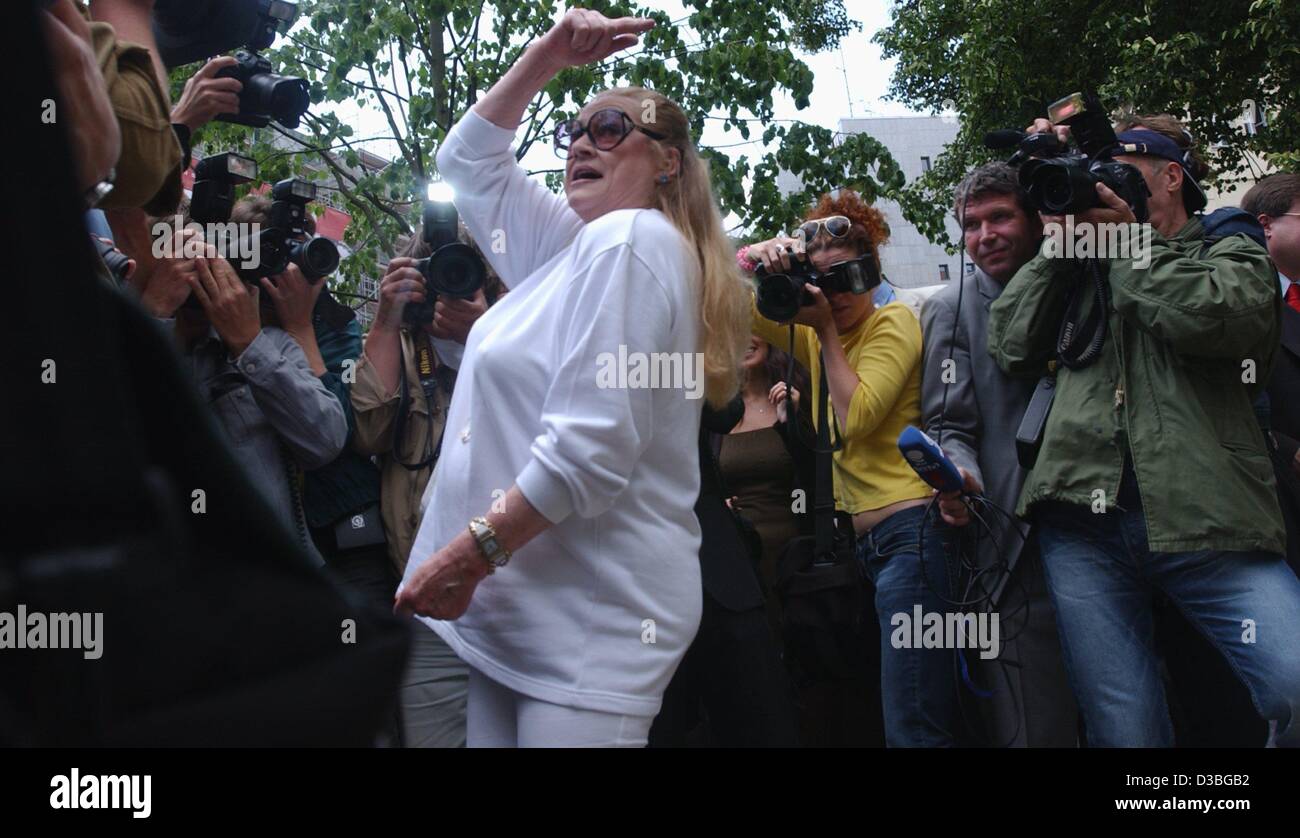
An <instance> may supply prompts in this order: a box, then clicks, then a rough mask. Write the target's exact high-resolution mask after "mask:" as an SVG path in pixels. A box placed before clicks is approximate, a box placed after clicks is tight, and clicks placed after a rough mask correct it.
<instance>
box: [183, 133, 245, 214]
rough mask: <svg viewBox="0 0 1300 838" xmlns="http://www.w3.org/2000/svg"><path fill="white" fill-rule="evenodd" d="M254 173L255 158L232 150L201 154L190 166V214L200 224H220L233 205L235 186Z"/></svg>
mask: <svg viewBox="0 0 1300 838" xmlns="http://www.w3.org/2000/svg"><path fill="white" fill-rule="evenodd" d="M256 177H257V162H256V161H254V160H253V159H252V158H251V157H245V156H243V155H242V154H236V153H234V152H233V151H227V152H223V153H221V154H214V155H212V156H210V157H204V158H203V159H202V160H200V161H199V163H198V165H197V166H195V167H194V189H193V191H192V193H191V197H190V218H192V219H194V220H195V221H197V222H198V223H200V224H223V223H225V222H226V221H229V220H230V211H231V209H232V208H233V207H234V206H235V186H236V185H237V184H241V183H248V182H249V181H251V180H253V179H255V178H256Z"/></svg>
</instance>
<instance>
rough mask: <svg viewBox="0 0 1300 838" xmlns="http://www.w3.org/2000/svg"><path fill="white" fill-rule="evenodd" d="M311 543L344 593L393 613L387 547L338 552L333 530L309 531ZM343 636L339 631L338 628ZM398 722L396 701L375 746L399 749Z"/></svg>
mask: <svg viewBox="0 0 1300 838" xmlns="http://www.w3.org/2000/svg"><path fill="white" fill-rule="evenodd" d="M311 538H312V542H313V543H314V544H315V545H316V549H317V550H319V551H320V553H321V555H322V556H323V557H324V558H325V568H326V572H327V573H328V574H329V575H330V576H331V577H333V578H334V580H335V581H336V582H338V583H339V584H340V585H341V586H342V587H343V588H344V589H345V590H346V591H348V592H349V593H350V594H352V595H354V596H356V597H357V598H358V600H359V602H360V603H361V604H364V605H366V606H368V607H373V608H378V609H382V610H383V611H384V612H386V613H387V612H391V611H392V610H393V596H394V594H396V592H397V583H398V579H397V572H396V570H394V568H393V562H392V560H391V559H390V558H389V557H388V545H387V544H372V545H369V546H366V547H354V548H352V549H350V550H341V549H339V546H338V544H337V542H336V541H335V539H334V529H333V528H332V527H320V528H317V529H313V530H311ZM340 632H342V628H340ZM401 730H402V726H401V720H400V718H399V714H398V704H397V701H396V697H394V701H393V709H392V712H391V714H390V716H389V717H388V718H387V720H386V721H385V723H384V726H383V728H381V729H380V731H379V737H378V741H377V742H376V745H377V746H379V747H381V748H395V747H400V745H401V739H402V738H401Z"/></svg>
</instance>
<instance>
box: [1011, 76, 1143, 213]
mask: <svg viewBox="0 0 1300 838" xmlns="http://www.w3.org/2000/svg"><path fill="white" fill-rule="evenodd" d="M1047 115H1048V118H1049V119H1051V121H1052V124H1053V125H1068V126H1069V128H1070V136H1071V137H1073V138H1074V141H1075V143H1076V144H1077V145H1078V151H1074V152H1072V151H1069V150H1068V149H1067V148H1066V147H1064V146H1063V145H1061V143H1060V142H1059V141H1058V140H1057V139H1056V138H1055V137H1054V136H1050V137H1049V136H1048V135H1044V134H1030V135H1029V136H1026V137H1024V139H1022V140H1020V142H1019V149H1018V150H1017V151H1016V153H1015V154H1014V155H1012V157H1011V159H1010V160H1009V161H1007V162H1008V163H1010V164H1011V165H1013V166H1014V165H1019V166H1020V175H1019V179H1020V186H1021V188H1022V189H1024V190H1025V192H1026V193H1028V196H1029V203H1030V204H1031V205H1032V206H1034V207H1035V208H1036V209H1038V210H1039V211H1040V212H1044V213H1047V214H1049V215H1067V214H1072V213H1079V212H1084V211H1085V210H1089V209H1092V208H1094V207H1100V206H1102V201H1101V198H1100V197H1099V196H1098V195H1097V184H1098V183H1104V184H1105V185H1106V186H1107V187H1109V188H1110V189H1111V191H1113V192H1114V193H1115V194H1116V195H1118V196H1119V197H1120V198H1122V199H1123V200H1124V202H1125V203H1126V204H1128V205H1129V207H1130V208H1131V209H1132V210H1133V215H1134V216H1135V217H1136V218H1137V220H1138V221H1139V222H1145V221H1146V220H1147V219H1148V218H1149V217H1150V212H1149V210H1148V208H1147V198H1148V197H1150V195H1151V192H1150V190H1149V189H1148V188H1147V184H1146V180H1145V179H1144V178H1143V177H1142V173H1141V172H1140V171H1138V169H1137V167H1135V166H1131V165H1129V164H1128V163H1120V162H1118V161H1116V160H1113V159H1111V158H1112V157H1113V156H1114V155H1115V153H1116V152H1117V151H1118V150H1119V148H1120V146H1119V140H1118V139H1116V137H1115V130H1114V129H1113V128H1112V127H1111V125H1110V119H1109V118H1108V117H1107V116H1106V114H1105V113H1104V112H1103V111H1102V108H1101V102H1100V101H1099V100H1098V99H1097V97H1096V95H1095V94H1092V93H1073V94H1071V95H1069V96H1066V97H1065V98H1064V99H1060V100H1059V101H1056V102H1054V103H1052V105H1051V106H1050V107H1048V109H1047ZM996 133H999V134H1002V133H1006V132H996ZM1022 136H1023V135H1022Z"/></svg>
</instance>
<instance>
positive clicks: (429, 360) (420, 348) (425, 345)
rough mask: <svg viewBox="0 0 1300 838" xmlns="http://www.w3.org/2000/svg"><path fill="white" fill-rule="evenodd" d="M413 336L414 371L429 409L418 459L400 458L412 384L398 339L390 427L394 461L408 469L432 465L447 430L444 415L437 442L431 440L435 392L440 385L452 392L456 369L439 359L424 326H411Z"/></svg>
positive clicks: (446, 390) (413, 469)
mask: <svg viewBox="0 0 1300 838" xmlns="http://www.w3.org/2000/svg"><path fill="white" fill-rule="evenodd" d="M413 335H414V337H415V343H416V347H415V373H416V376H417V377H418V378H419V380H420V390H421V391H422V392H423V393H424V403H425V405H426V406H427V408H428V411H429V436H428V438H427V439H426V440H425V443H424V454H423V456H421V457H420V459H419V461H418V462H414V463H408V462H406V460H405V459H403V457H402V454H401V445H402V440H403V439H405V437H406V422H407V418H408V416H409V415H410V409H411V388H410V384H409V383H408V382H407V379H406V354H405V350H404V349H402V346H401V342H400V341H399V342H398V358H399V359H400V363H401V372H402V374H401V375H400V376H399V379H400V382H401V383H400V384H399V392H400V394H401V395H400V397H399V399H398V402H397V420H396V423H395V425H394V427H393V452H392V456H393V461H394V462H396V463H398V464H400V465H401V466H402V467H403V468H405V469H408V470H410V471H420V470H421V469H425V468H428V467H429V466H431V465H433V464H434V463H435V462H436V461H437V459H438V454H439V453H440V452H441V451H442V438H443V435H445V434H446V430H447V427H446V417H445V416H444V417H443V418H444V421H443V433H442V434H439V435H438V442H437V444H436V445H435V444H434V441H433V424H434V423H433V410H434V405H435V404H437V399H436V396H437V393H438V390H439V389H440V388H441V389H443V390H445V392H447V393H448V394H450V393H451V391H452V389H453V388H454V387H455V383H456V372H455V370H453V369H451V368H450V367H447V366H445V365H442V364H439V363H438V357H437V355H435V354H434V351H433V345H432V344H431V343H430V342H429V336H428V335H427V334H425V333H424V331H423V330H414V332H413Z"/></svg>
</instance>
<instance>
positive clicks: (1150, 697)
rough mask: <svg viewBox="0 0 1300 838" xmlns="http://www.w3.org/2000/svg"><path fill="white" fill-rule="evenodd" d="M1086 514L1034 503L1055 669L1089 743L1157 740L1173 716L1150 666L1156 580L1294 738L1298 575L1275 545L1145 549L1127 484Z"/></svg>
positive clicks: (1298, 732) (1298, 703) (1164, 736)
mask: <svg viewBox="0 0 1300 838" xmlns="http://www.w3.org/2000/svg"><path fill="white" fill-rule="evenodd" d="M1122 505H1123V507H1124V509H1120V508H1118V507H1114V508H1111V509H1110V510H1108V511H1107V512H1105V513H1098V514H1093V513H1092V511H1091V510H1090V509H1089V508H1088V507H1084V506H1074V505H1068V504H1062V503H1040V504H1038V505H1037V506H1035V515H1036V518H1037V522H1038V526H1039V530H1038V532H1039V543H1040V544H1041V546H1042V553H1043V568H1044V571H1045V573H1046V576H1047V585H1048V589H1049V590H1050V591H1051V594H1052V600H1053V602H1054V603H1055V604H1056V619H1057V623H1058V625H1059V627H1060V631H1061V643H1062V646H1063V652H1064V655H1065V668H1066V672H1067V673H1068V674H1069V677H1070V684H1071V686H1072V687H1073V689H1074V694H1075V697H1076V698H1078V700H1079V709H1080V711H1081V712H1082V713H1083V718H1084V723H1085V725H1086V726H1087V731H1088V743H1089V744H1090V745H1093V746H1097V747H1168V746H1170V745H1172V744H1173V738H1174V737H1173V725H1172V723H1171V722H1170V719H1169V709H1168V707H1167V705H1166V703H1165V693H1164V685H1163V683H1162V681H1161V679H1160V676H1159V673H1158V671H1157V656H1156V653H1155V649H1154V632H1153V620H1152V604H1151V600H1152V591H1153V590H1155V589H1158V590H1160V591H1163V592H1164V593H1165V595H1166V596H1168V597H1169V599H1170V600H1171V601H1172V602H1173V603H1174V605H1176V606H1177V607H1178V609H1179V610H1180V611H1181V612H1182V613H1183V615H1184V616H1186V617H1187V619H1188V621H1189V622H1190V623H1191V624H1192V625H1193V626H1195V627H1196V629H1197V630H1198V631H1200V632H1201V633H1202V634H1203V635H1205V637H1206V638H1208V639H1209V641H1210V643H1211V644H1212V645H1213V646H1214V647H1215V648H1216V649H1218V650H1219V652H1220V653H1222V654H1223V655H1224V657H1225V658H1226V659H1227V661H1228V664H1229V666H1230V667H1231V668H1232V670H1233V672H1234V673H1235V674H1236V675H1237V677H1238V678H1240V679H1241V680H1242V682H1243V683H1245V685H1246V687H1247V688H1248V689H1249V691H1250V695H1251V699H1252V700H1253V701H1254V703H1255V708H1256V709H1257V710H1258V711H1259V713H1260V715H1261V716H1263V717H1264V718H1265V719H1269V720H1276V722H1277V743H1278V744H1279V745H1291V746H1295V745H1300V721H1297V720H1296V719H1297V716H1298V715H1300V646H1298V644H1297V640H1298V638H1297V636H1298V635H1300V580H1297V579H1296V576H1295V573H1293V572H1292V570H1291V568H1290V567H1288V566H1287V564H1286V562H1285V560H1284V559H1283V558H1282V556H1280V555H1277V554H1273V553H1263V552H1227V551H1221V550H1218V551H1215V550H1202V551H1197V552H1190V553H1153V552H1151V551H1149V550H1148V549H1147V532H1146V516H1145V515H1144V514H1143V512H1142V507H1141V504H1140V502H1138V501H1137V498H1136V493H1135V492H1134V493H1132V495H1131V499H1130V500H1128V501H1127V502H1123V504H1122Z"/></svg>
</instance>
